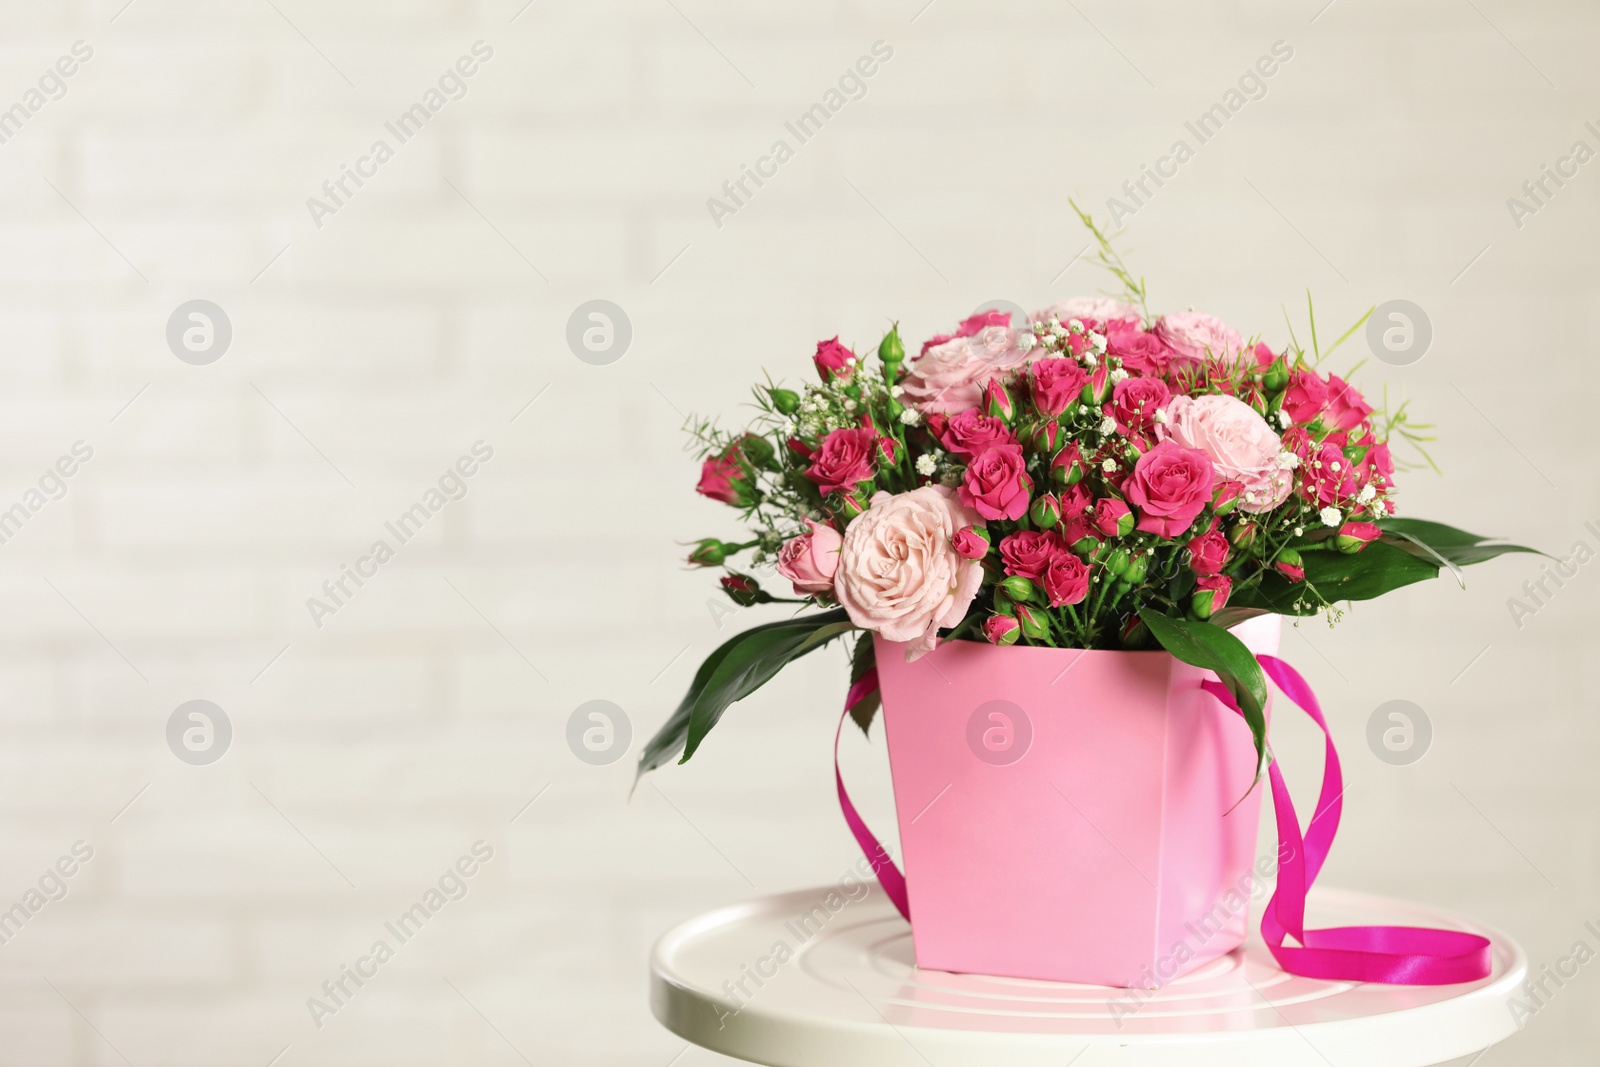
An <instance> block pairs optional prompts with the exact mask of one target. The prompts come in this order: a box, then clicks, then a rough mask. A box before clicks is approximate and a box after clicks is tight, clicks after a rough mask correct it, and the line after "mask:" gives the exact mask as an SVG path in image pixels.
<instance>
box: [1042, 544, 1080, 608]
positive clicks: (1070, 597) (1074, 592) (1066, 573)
mask: <svg viewBox="0 0 1600 1067" xmlns="http://www.w3.org/2000/svg"><path fill="white" fill-rule="evenodd" d="M1041 584H1042V585H1043V586H1044V595H1045V596H1046V597H1047V598H1049V600H1050V606H1051V607H1053V608H1059V607H1060V606H1061V605H1063V604H1076V603H1078V602H1079V601H1081V600H1083V598H1084V597H1086V596H1088V595H1089V568H1088V566H1087V565H1086V564H1085V563H1084V562H1083V560H1081V559H1079V558H1078V557H1077V556H1074V555H1072V554H1071V553H1070V552H1063V553H1061V554H1060V555H1057V556H1053V557H1051V559H1050V563H1049V565H1048V566H1047V567H1045V570H1044V581H1043V582H1042V583H1041Z"/></svg>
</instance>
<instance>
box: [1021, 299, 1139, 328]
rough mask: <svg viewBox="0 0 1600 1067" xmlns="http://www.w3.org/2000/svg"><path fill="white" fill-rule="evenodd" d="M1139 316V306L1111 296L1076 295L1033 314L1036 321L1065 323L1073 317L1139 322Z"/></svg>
mask: <svg viewBox="0 0 1600 1067" xmlns="http://www.w3.org/2000/svg"><path fill="white" fill-rule="evenodd" d="M1139 318H1140V315H1139V309H1138V308H1136V307H1134V306H1133V305H1132V304H1124V303H1122V302H1121V301H1120V300H1113V299H1112V298H1111V297H1109V296H1075V297H1073V298H1072V299H1070V300H1063V301H1061V303H1059V304H1052V305H1051V306H1050V307H1047V308H1045V309H1044V310H1043V311H1035V312H1034V313H1033V315H1032V319H1033V321H1034V322H1049V321H1050V320H1051V319H1056V320H1058V321H1060V322H1061V323H1062V324H1063V325H1065V324H1066V323H1068V322H1070V321H1072V320H1073V319H1094V320H1095V321H1097V322H1115V321H1116V320H1118V319H1133V320H1134V321H1135V322H1137V321H1139Z"/></svg>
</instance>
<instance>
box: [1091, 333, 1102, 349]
mask: <svg viewBox="0 0 1600 1067" xmlns="http://www.w3.org/2000/svg"><path fill="white" fill-rule="evenodd" d="M1089 344H1090V345H1091V346H1092V347H1093V348H1094V350H1095V351H1096V352H1104V351H1105V350H1106V335H1105V334H1103V333H1090V334H1089Z"/></svg>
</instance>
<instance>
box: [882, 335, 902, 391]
mask: <svg viewBox="0 0 1600 1067" xmlns="http://www.w3.org/2000/svg"><path fill="white" fill-rule="evenodd" d="M878 358H879V359H881V360H883V378H884V381H886V382H888V383H889V384H890V385H893V384H894V380H895V377H896V372H897V371H898V370H899V369H900V364H901V363H903V362H904V361H905V358H906V346H905V345H903V344H901V343H900V324H899V323H898V322H897V323H895V324H894V325H893V326H891V327H889V332H888V333H886V334H884V335H883V340H881V341H879V342H878Z"/></svg>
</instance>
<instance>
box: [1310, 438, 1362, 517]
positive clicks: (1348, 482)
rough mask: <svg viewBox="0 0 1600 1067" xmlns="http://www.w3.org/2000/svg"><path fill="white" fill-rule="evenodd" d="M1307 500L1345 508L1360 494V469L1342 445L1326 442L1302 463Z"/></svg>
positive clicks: (1326, 505) (1325, 505) (1324, 505)
mask: <svg viewBox="0 0 1600 1067" xmlns="http://www.w3.org/2000/svg"><path fill="white" fill-rule="evenodd" d="M1300 475H1301V477H1302V478H1303V479H1304V488H1305V493H1306V496H1308V497H1310V498H1311V499H1312V500H1315V501H1316V502H1317V503H1318V504H1321V505H1322V506H1323V507H1333V506H1337V505H1342V504H1343V503H1344V502H1345V501H1347V500H1349V499H1350V498H1351V497H1353V496H1355V495H1356V493H1357V491H1358V490H1359V488H1360V487H1359V486H1358V485H1357V484H1356V467H1355V464H1353V463H1351V462H1350V460H1349V459H1348V458H1347V457H1346V456H1345V454H1344V452H1342V451H1341V450H1340V449H1339V446H1338V445H1332V444H1328V443H1327V442H1323V444H1322V445H1321V447H1319V448H1318V449H1317V450H1316V451H1315V452H1312V453H1311V455H1310V457H1309V458H1308V459H1304V460H1301V461H1300Z"/></svg>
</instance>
